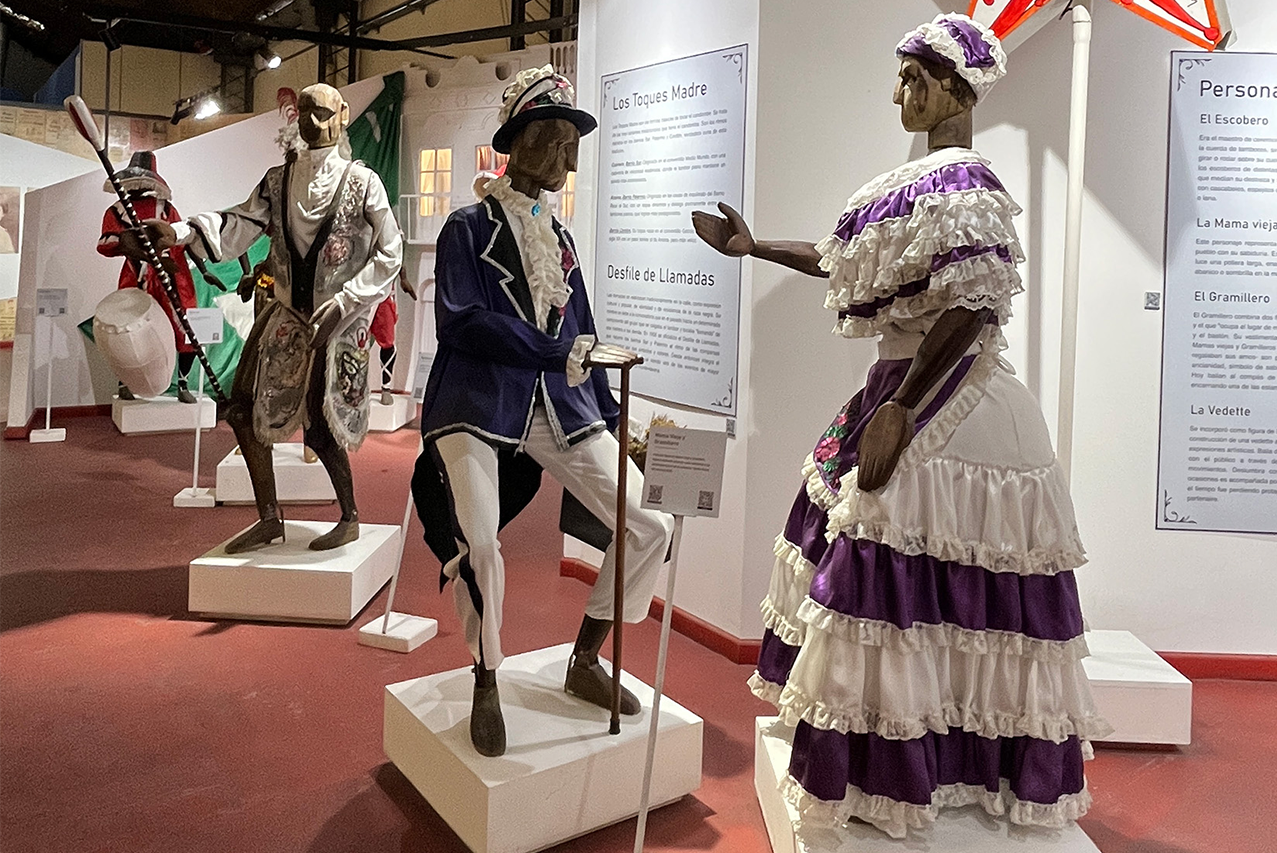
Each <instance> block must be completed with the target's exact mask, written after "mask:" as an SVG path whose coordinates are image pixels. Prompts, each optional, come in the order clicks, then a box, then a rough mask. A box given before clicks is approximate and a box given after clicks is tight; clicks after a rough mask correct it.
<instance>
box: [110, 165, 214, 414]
mask: <svg viewBox="0 0 1277 853" xmlns="http://www.w3.org/2000/svg"><path fill="white" fill-rule="evenodd" d="M118 175H119V178H120V183H121V184H123V186H124V189H125V191H126V192H127V193H128V194H129V200H130V201H131V202H132V203H133V209H134V210H136V211H137V215H138V217H139V218H140V219H142V220H147V219H163V220H164V221H165V222H177V221H179V220H181V218H182V217H181V216H180V215H179V214H178V212H177V209H176V208H174V207H173V205H172V204H171V203H170V202H169V198H170V197H171V195H172V193H171V191H170V190H169V187H168V184H167V183H165V182H164V179H163V178H161V177H160V176H159V174H158V173H157V172H156V171H155V154H154V153H152V152H150V151H138V152H137V153H135V154H134V155H133V159H132V160H131V161H130V162H129V165H128V168H126V169H122V170H121V171H120V172H119V173H118ZM106 190H107V192H114V189H113V188H112V187H111V185H110V184H109V183H108V184H107V185H106ZM128 230H129V229H128V226H127V225H126V224H125V222H124V205H123V204H122V203H121V202H118V201H117V202H116V203H115V204H113V205H111V206H110V207H109V208H107V210H106V213H105V214H104V215H103V217H102V236H101V237H99V238H98V254H100V255H104V256H106V257H108V258H116V257H124V258H125V261H124V265H123V266H122V267H121V268H120V285H119V286H120V288H121V289H123V288H126V287H140V288H142V289H143V290H145V291H147V292H148V293H150V294H151V296H153V297H154V298H155V301H156V302H158V303H160V306H161V307H162V308H163V309H164V312H165V313H166V314H168V317H169V322H170V323H172V325H173V338H174V341H175V343H176V344H177V374H178V379H177V398H178V399H179V400H181V401H182V402H183V403H194V402H195V396H194V395H193V394H192V393H191V392H190V389H189V388H187V381H186V377H187V374H188V373H190V371H191V366H192V365H193V364H194V363H195V348H194V347H193V346H191V345H190V343H188V342H186V341H185V339H184V338H185V336H184V335H183V334H182V329H181V327H180V326H179V325H178V322H177V318H176V317H175V316H174V314H173V304H172V303H171V302H170V301H169V298H168V295H167V294H166V293H165V292H164V286H163V285H162V284H161V283H160V276H159V274H158V272H157V271H156V270H155V269H154V268H153V267H151V266H150V265H149V264H147V263H146V262H145V261H144V260H142V259H141V256H140V255H139V254H138V251H137V250H136V249H134V248H133V246H132V244H133V243H134V242H135V241H133V240H129V239H128V238H124V239H122V235H124V234H125V233H126V232H128ZM130 236H131V235H130ZM138 248H139V249H140V247H138ZM161 254H162V256H163V260H164V261H165V267H166V268H167V269H168V271H169V275H170V277H171V278H172V279H173V284H174V285H175V286H176V287H177V294H178V298H179V300H180V301H181V303H182V307H183V308H185V309H191V308H195V307H196V300H195V282H194V280H193V279H192V278H191V270H190V265H189V264H188V263H187V260H186V250H185V249H184V248H183V247H181V246H175V247H173V248H172V249H169V250H167V251H165V252H162V253H161ZM119 395H120V399H122V400H132V399H134V397H133V392H131V391H130V390H129V389H128V386H127V385H125V384H124V383H120V390H119Z"/></svg>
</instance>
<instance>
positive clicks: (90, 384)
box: [9, 77, 381, 424]
mask: <svg viewBox="0 0 1277 853" xmlns="http://www.w3.org/2000/svg"><path fill="white" fill-rule="evenodd" d="M343 91H344V92H345V94H346V98H347V100H348V101H349V102H350V108H351V112H352V114H358V113H359V112H360V111H362V110H363V109H364V108H365V107H367V106H368V104H369V102H371V101H372V99H373V98H374V97H375V96H376V94H377V93H378V92H379V91H381V78H380V77H374V78H371V79H368V80H362V81H360V82H359V83H356V84H355V85H353V86H350V87H347V88H346V89H344V90H343ZM281 123H282V120H281V119H280V117H279V115H278V114H277V113H276V112H275V111H273V110H272V111H270V112H267V113H264V114H262V115H259V116H256V117H254V118H251V119H246V120H244V121H241V122H239V123H237V124H234V125H231V126H229V127H225V128H222V129H220V130H217V131H215V132H212V133H208V134H204V135H202V136H198V137H195V138H194V139H188V140H186V141H184V142H179V143H176V144H174V145H170V146H168V147H166V148H164V149H162V150H161V151H160V152H159V153H158V155H157V160H158V165H159V171H160V174H161V175H163V176H164V178H165V180H166V181H167V182H168V184H169V186H171V187H172V189H173V202H174V204H175V205H176V206H177V208H178V210H179V211H181V212H182V213H183V214H187V215H189V214H192V213H197V212H199V211H202V210H216V209H220V208H224V207H229V206H230V205H233V204H237V203H239V202H241V201H243V200H244V199H245V198H247V197H248V195H249V193H250V192H251V191H252V189H253V187H254V186H255V185H256V184H257V181H258V180H259V179H260V178H261V176H262V174H263V173H265V171H266V169H267V168H269V167H270V166H273V165H276V164H278V163H280V162H281V155H280V153H279V149H278V148H277V147H276V146H275V136H276V134H277V133H278V131H279V127H280V125H281ZM105 177H106V176H105V174H104V173H103V172H102V170H101V169H100V168H99V169H94V170H93V171H91V172H89V173H88V174H85V175H83V176H81V177H78V178H74V179H72V180H69V181H63V182H62V183H60V184H56V185H54V186H51V187H46V188H44V189H41V190H37V191H35V192H31V193H28V194H27V209H26V225H25V229H26V230H25V231H24V234H25V236H26V237H27V239H29V240H30V241H31V242H30V243H29V244H28V245H30V246H32V247H33V249H34V251H29V252H23V258H22V266H21V271H20V273H19V281H18V313H17V329H16V335H15V337H14V348H13V374H12V375H13V379H12V386H11V388H10V391H9V420H10V423H13V424H22V423H25V422H26V421H27V419H28V418H29V417H30V414H31V411H32V409H33V408H34V406H35V405H36V403H35V401H34V399H33V396H32V386H33V385H38V386H39V395H40V397H39V399H40V403H39V405H41V406H43V405H44V398H43V394H44V381H45V374H44V372H43V371H44V369H45V367H44V366H45V365H46V364H47V362H48V358H47V355H46V354H45V353H46V349H47V344H46V343H45V341H44V338H43V336H41V339H40V342H39V346H38V347H36V348H35V351H34V352H33V349H32V329H33V326H34V312H35V292H36V289H37V288H41V287H67V288H69V290H70V293H69V294H68V300H69V305H68V313H67V315H66V316H65V317H60V318H58V321H57V324H56V326H55V337H54V344H53V350H52V351H53V364H54V367H53V370H54V374H53V405H54V406H55V407H60V406H81V405H89V404H94V403H104V402H109V401H110V399H111V394H112V392H113V391H114V389H115V384H116V380H115V377H114V376H113V375H112V374H111V372H110V370H109V369H108V368H107V366H106V364H105V362H103V361H102V358H101V356H100V355H99V354H98V351H97V349H96V348H95V347H93V345H92V344H90V343H89V342H88V340H87V339H86V338H85V337H84V335H83V334H81V333H80V331H79V330H78V329H77V328H76V324H77V323H79V322H81V321H82V320H84V319H86V318H88V317H91V316H93V312H94V309H95V307H96V306H97V303H98V302H99V301H100V300H101V299H102V297H103V296H105V295H106V294H107V293H109V292H111V291H112V290H114V289H115V287H116V283H117V280H118V278H119V274H120V262H119V260H118V259H109V258H104V257H102V256H100V255H99V254H98V253H97V251H96V249H95V246H96V243H97V238H98V235H99V233H101V225H102V214H103V212H104V211H105V210H106V208H107V207H108V206H109V205H110V204H111V203H112V201H113V200H114V198H115V197H114V195H113V194H108V193H104V192H103V191H102V184H103V181H104V180H105Z"/></svg>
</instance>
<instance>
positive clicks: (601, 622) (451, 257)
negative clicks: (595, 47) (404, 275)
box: [413, 65, 673, 756]
mask: <svg viewBox="0 0 1277 853" xmlns="http://www.w3.org/2000/svg"><path fill="white" fill-rule="evenodd" d="M573 97H574V93H573V90H572V86H571V84H570V83H569V82H568V81H567V79H566V78H564V77H562V76H561V75H558V74H556V73H554V69H553V68H552V67H550V66H548V65H547V66H545V67H544V68H534V69H527V70H525V71H522V72H520V73H519V75H518V76H517V77H516V79H515V82H514V83H513V84H511V86H510V87H509V88H508V89H507V90H506V93H505V97H504V98H503V104H502V108H501V116H500V117H501V121H502V124H501V127H500V128H499V129H498V130H497V132H496V134H495V136H494V137H493V147H494V148H495V149H496V150H497V151H499V152H502V153H508V154H509V155H510V161H509V164H508V165H507V167H506V173H505V175H504V176H502V177H500V178H496V179H493V180H491V181H488V182H487V184H486V185H485V186H484V187H483V191H482V195H483V198H482V200H481V201H480V202H479V203H478V204H475V205H471V206H469V207H465V208H462V209H460V210H458V211H456V212H454V213H453V214H452V216H450V217H449V218H448V221H447V223H446V224H445V225H444V227H443V229H442V230H441V231H440V234H439V239H438V246H437V252H436V264H435V280H436V293H435V317H436V326H437V334H438V341H439V347H438V352H437V354H436V356H435V361H434V365H433V367H432V368H431V371H430V378H429V381H428V382H427V384H426V396H425V400H424V403H423V406H422V414H421V430H422V436H423V439H424V441H425V451H424V452H423V454H422V456H421V458H420V459H419V460H418V462H417V467H416V471H415V473H414V476H413V496H414V499H415V501H416V504H417V511H418V514H419V515H420V516H421V520H422V523H423V526H424V527H425V530H426V541H427V543H429V545H430V547H431V550H433V551H434V553H435V555H436V556H437V557H438V558H439V560H440V562H441V563H442V564H443V570H442V582H443V583H444V584H446V583H447V582H448V581H453V582H454V584H453V595H454V602H455V605H456V609H457V615H458V617H459V618H460V620H461V623H462V626H463V628H464V633H465V637H466V644H467V645H468V646H469V648H470V652H471V655H472V656H473V658H474V660H475V667H474V672H475V690H474V701H473V705H472V708H471V716H470V738H471V741H472V742H473V743H474V746H475V748H476V749H477V750H478V751H479V752H480V753H481V754H483V755H489V756H495V755H501V754H503V753H504V752H505V745H506V736H505V724H504V721H503V718H502V715H501V705H500V699H499V695H498V690H497V682H496V670H497V667H498V666H499V665H500V663H501V661H502V659H503V657H504V656H503V654H502V650H501V634H500V632H501V620H502V610H503V604H504V595H505V569H504V563H503V561H502V558H501V546H500V543H499V542H498V540H497V534H498V532H499V530H500V528H501V527H502V526H504V524H505V523H506V522H507V521H509V520H510V519H511V518H513V517H514V516H515V515H517V514H518V512H519V511H520V510H521V509H522V508H523V507H524V506H526V504H527V503H528V501H530V500H531V498H532V496H533V495H534V494H535V493H536V490H537V487H538V486H539V485H540V480H541V472H542V470H548V471H549V472H550V473H551V475H552V476H554V478H555V479H556V480H558V481H559V482H560V483H562V485H563V486H564V487H565V488H567V489H568V490H569V491H570V492H572V494H573V495H574V496H575V497H576V498H577V499H578V500H579V501H581V503H582V504H584V505H585V506H586V508H587V509H589V510H590V511H591V512H593V513H594V514H595V516H597V517H598V518H599V519H600V520H601V521H603V522H604V523H606V524H607V525H608V526H609V527H611V528H613V529H615V523H616V519H615V514H616V490H617V474H618V471H617V468H616V465H617V458H618V456H619V447H618V445H617V441H616V438H615V437H614V435H613V433H612V431H613V430H614V429H615V428H616V425H617V418H618V415H619V410H618V407H617V404H616V401H615V400H614V399H613V398H612V394H611V391H610V390H609V389H608V384H607V377H606V375H605V372H604V370H603V369H602V368H606V367H616V366H621V365H623V364H626V363H632V362H633V361H634V360H635V359H636V356H635V355H634V353H631V352H628V351H626V350H623V349H621V348H619V347H614V346H609V345H606V344H599V343H598V342H597V340H596V338H595V334H594V317H593V315H592V314H591V312H590V305H589V300H588V298H587V296H586V291H585V283H584V280H583V279H582V276H581V269H580V262H579V260H578V258H577V255H576V247H575V245H574V244H573V241H572V237H571V235H570V234H569V233H568V232H567V230H566V229H565V228H564V227H563V226H562V225H561V224H560V223H559V222H557V221H556V220H555V219H554V217H553V216H552V214H551V212H550V210H549V199H548V197H547V193H548V192H556V191H558V190H560V189H562V187H563V185H564V183H565V182H566V180H567V175H568V173H569V172H570V171H572V170H574V169H575V168H576V156H577V146H578V141H579V139H580V136H581V135H582V134H584V133H589V132H590V131H592V130H593V129H594V128H595V126H596V122H595V120H594V118H593V116H591V115H589V114H588V113H586V112H583V111H581V110H578V109H576V108H575V107H574V105H573ZM591 367H599V368H600V369H598V370H591ZM642 492H643V477H642V474H641V473H640V472H639V471H638V469H637V468H636V467H635V466H634V464H633V463H632V462H631V463H630V470H629V472H628V487H627V489H626V495H627V502H628V503H627V509H626V512H627V516H628V524H627V528H628V529H627V531H626V555H627V556H626V572H625V601H624V604H623V613H622V614H620V615H621V618H623V619H625V621H627V622H638V621H641V620H642V619H643V618H645V617H646V615H647V611H648V607H649V605H650V603H651V598H652V592H653V588H654V586H655V583H656V577H657V573H658V571H659V569H660V566H661V563H662V562H663V559H664V556H665V552H666V548H667V546H668V544H669V538H670V535H671V532H672V530H673V519H672V518H671V517H670V516H668V515H665V514H664V513H660V512H656V511H653V510H645V509H642V507H641V506H640V504H641V501H642ZM614 541H615V537H614ZM614 572H615V558H614V554H613V551H612V549H609V550H608V551H607V553H606V555H605V558H604V562H603V566H602V568H601V570H600V574H599V579H598V582H597V583H596V584H595V588H594V591H593V593H592V594H591V596H590V600H589V602H588V603H587V605H586V608H585V616H584V618H583V620H582V623H581V627H580V630H579V632H578V634H577V640H576V644H575V647H574V649H573V652H572V657H571V659H570V660H569V662H568V668H567V677H566V680H565V684H564V689H565V690H566V691H567V692H568V693H569V694H571V695H573V696H577V697H580V698H581V699H584V700H585V701H587V702H591V703H593V704H596V705H600V706H602V707H605V708H606V707H610V706H611V678H610V676H609V675H608V674H607V672H606V671H605V670H604V669H603V667H602V666H600V664H599V659H598V653H599V649H600V648H601V647H602V645H603V641H604V640H605V639H606V637H607V635H608V633H609V632H610V630H611V628H612V622H613V619H614V618H615V614H614V613H613V602H612V585H613V577H614ZM639 710H640V706H639V702H638V699H637V698H636V697H635V696H634V695H633V694H631V693H629V692H628V691H625V693H624V695H623V696H622V701H621V712H622V713H623V714H637V713H638V712H639Z"/></svg>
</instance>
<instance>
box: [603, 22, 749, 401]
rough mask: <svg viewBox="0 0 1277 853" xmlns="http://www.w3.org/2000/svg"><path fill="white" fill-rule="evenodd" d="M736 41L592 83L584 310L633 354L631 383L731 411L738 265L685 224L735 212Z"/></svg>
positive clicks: (741, 174)
mask: <svg viewBox="0 0 1277 853" xmlns="http://www.w3.org/2000/svg"><path fill="white" fill-rule="evenodd" d="M748 67H749V62H748V54H747V46H746V45H739V46H736V47H729V48H724V49H722V50H714V51H710V52H709V53H702V54H697V55H696V56H688V57H684V58H682V59H675V60H671V61H669V62H663V63H661V64H659V65H649V66H647V67H645V68H637V69H634V70H633V71H623V72H620V73H618V74H611V75H608V76H606V77H604V78H603V80H602V92H603V104H602V109H601V110H600V121H599V130H600V137H601V138H600V140H599V157H600V179H599V201H598V232H597V233H598V237H597V241H596V242H597V246H598V249H597V252H596V256H597V260H596V267H595V275H594V282H595V284H594V288H595V303H596V304H595V318H596V321H597V324H598V331H599V338H600V340H603V341H607V342H608V343H614V344H619V345H621V346H624V347H627V348H629V349H632V350H634V351H635V352H638V353H640V354H641V355H642V356H643V357H644V359H645V363H644V364H643V365H642V366H640V367H637V368H635V369H634V372H633V380H632V381H633V389H634V391H635V392H637V393H640V394H645V395H647V396H650V397H657V398H660V399H662V400H668V401H670V402H673V403H679V404H681V405H685V406H691V407H694V408H698V409H708V410H710V411H715V412H723V413H726V414H735V413H736V392H737V385H736V352H737V344H738V338H739V324H740V277H741V272H740V271H741V264H740V260H739V259H736V258H727V257H724V256H723V255H720V254H718V253H717V252H715V251H714V250H713V249H710V248H709V247H708V246H706V245H705V244H704V243H702V242H701V241H700V240H699V239H697V237H696V232H695V231H693V230H692V216H691V214H692V211H693V210H708V211H715V212H716V208H715V205H717V204H718V203H719V202H726V203H727V204H730V205H732V206H733V207H735V208H737V209H740V207H741V200H742V198H743V197H744V189H745V93H746V70H747V68H748Z"/></svg>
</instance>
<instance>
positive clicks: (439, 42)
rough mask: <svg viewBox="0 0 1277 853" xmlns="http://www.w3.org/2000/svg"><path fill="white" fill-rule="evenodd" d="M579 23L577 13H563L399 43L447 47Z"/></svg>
mask: <svg viewBox="0 0 1277 853" xmlns="http://www.w3.org/2000/svg"><path fill="white" fill-rule="evenodd" d="M576 23H577V16H576V15H563V16H562V17H558V18H546V19H545V20H541V21H527V22H525V23H522V24H504V25H502V26H499V27H484V28H483V29H478V30H465V31H464V32H459V33H443V34H441V35H437V36H418V37H416V38H409V39H403V40H401V41H399V42H397V44H402V45H411V46H412V47H447V46H448V45H453V44H466V43H468V42H475V41H489V40H491V39H507V38H511V37H513V36H521V35H523V36H525V35H528V34H529V33H541V32H546V31H548V30H562V29H567V28H568V27H575V26H576Z"/></svg>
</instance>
